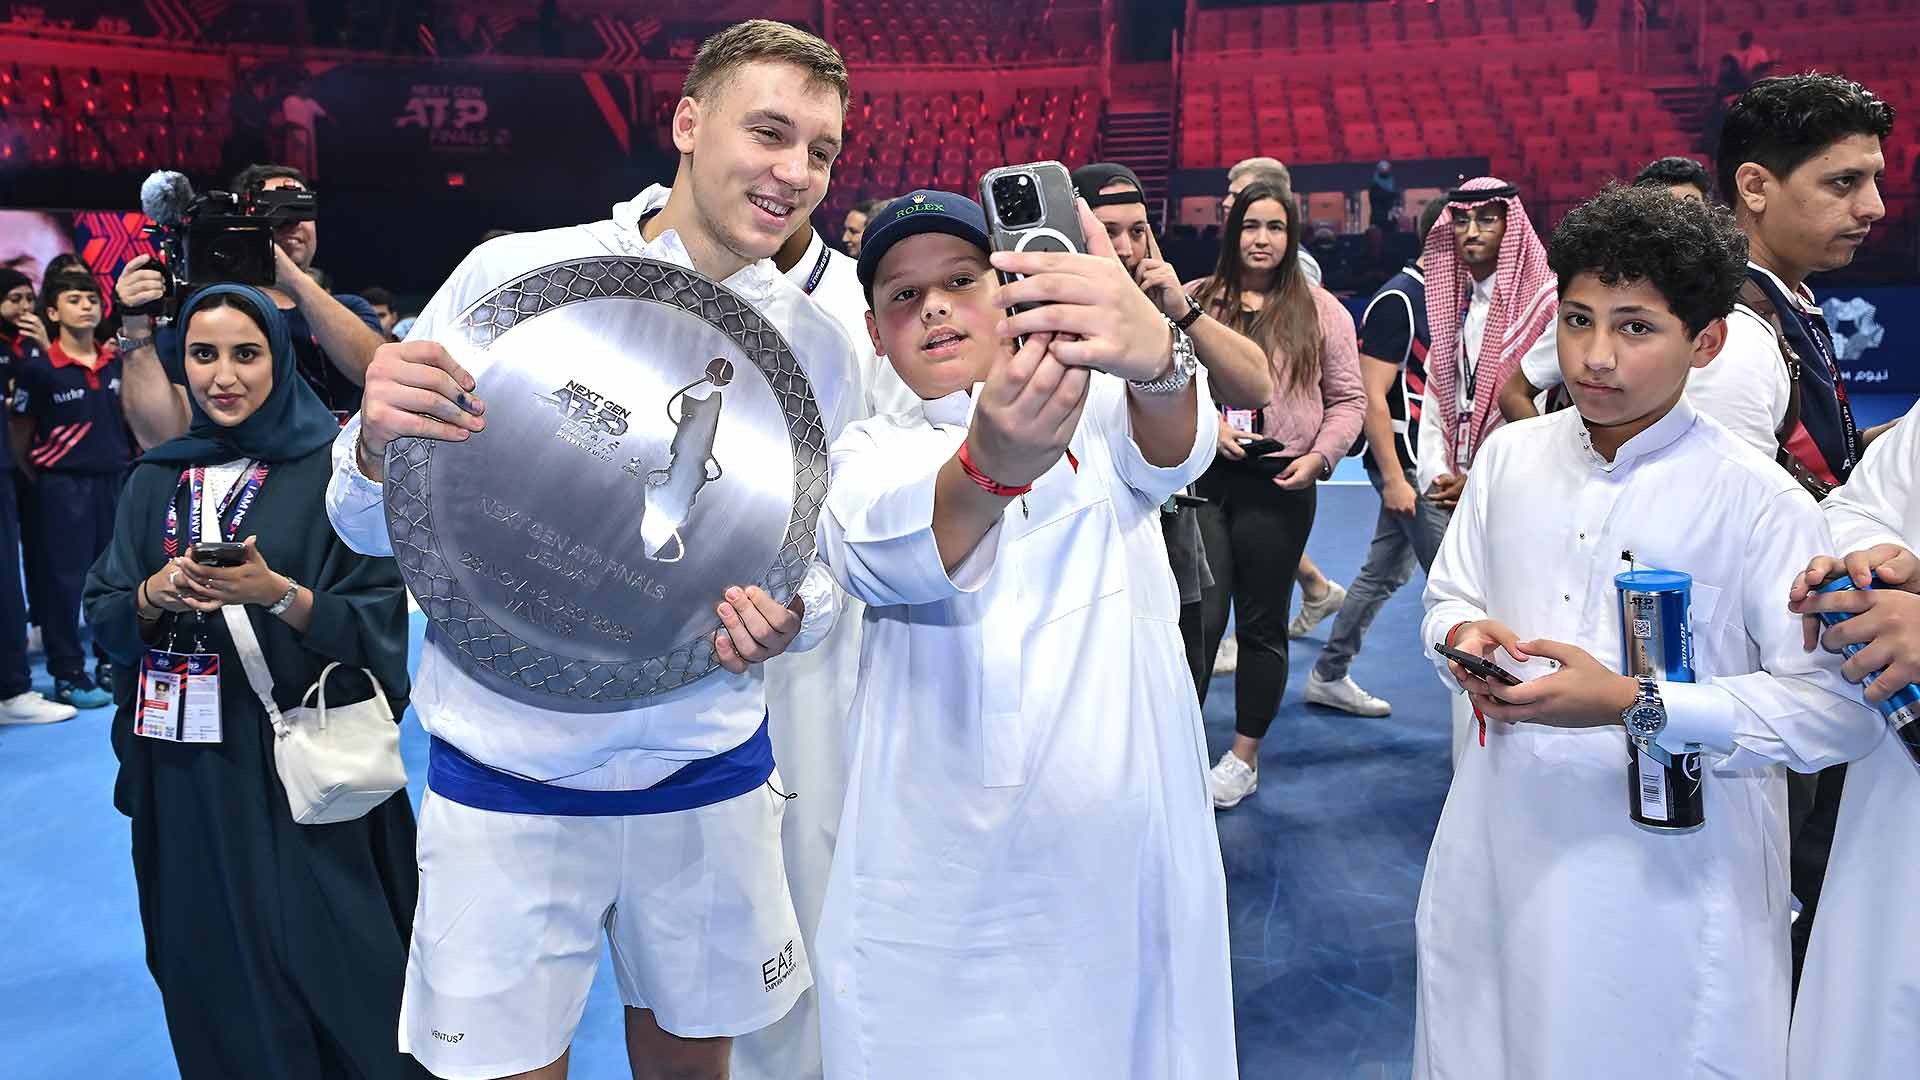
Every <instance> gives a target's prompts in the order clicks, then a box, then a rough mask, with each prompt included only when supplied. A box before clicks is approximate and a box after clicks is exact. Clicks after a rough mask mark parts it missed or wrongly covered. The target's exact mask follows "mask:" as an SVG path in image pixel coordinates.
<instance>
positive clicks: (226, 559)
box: [188, 543, 247, 566]
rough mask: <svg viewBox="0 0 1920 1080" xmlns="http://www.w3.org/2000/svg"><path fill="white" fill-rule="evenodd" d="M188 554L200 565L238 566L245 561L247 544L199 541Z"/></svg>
mask: <svg viewBox="0 0 1920 1080" xmlns="http://www.w3.org/2000/svg"><path fill="white" fill-rule="evenodd" d="M188 554H190V555H192V556H193V561H194V562H197V563H199V564H200V565H201V566H239V565H240V564H241V563H243V562H246V561H247V545H245V544H227V543H219V544H213V543H200V544H195V545H193V549H192V550H191V551H190V552H188Z"/></svg>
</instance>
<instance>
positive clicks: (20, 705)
mask: <svg viewBox="0 0 1920 1080" xmlns="http://www.w3.org/2000/svg"><path fill="white" fill-rule="evenodd" d="M78 714H79V710H77V709H75V708H74V707H73V706H71V705H62V704H60V703H59V702H57V701H48V700H47V699H46V698H44V697H41V696H40V695H39V694H36V693H34V692H33V691H31V690H29V691H27V692H26V693H24V694H18V695H15V696H14V697H10V698H8V699H6V700H5V701H0V724H57V723H59V722H60V721H62V720H71V719H73V718H74V717H75V716H76V715H78Z"/></svg>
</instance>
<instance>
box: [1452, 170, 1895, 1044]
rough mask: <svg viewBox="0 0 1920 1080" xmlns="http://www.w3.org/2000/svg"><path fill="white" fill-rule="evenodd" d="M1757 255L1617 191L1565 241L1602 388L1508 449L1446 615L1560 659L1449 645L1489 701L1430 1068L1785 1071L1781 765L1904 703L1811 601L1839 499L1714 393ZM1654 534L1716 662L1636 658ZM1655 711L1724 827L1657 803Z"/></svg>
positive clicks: (1466, 631)
mask: <svg viewBox="0 0 1920 1080" xmlns="http://www.w3.org/2000/svg"><path fill="white" fill-rule="evenodd" d="M1745 249H1746V245H1745V242H1744V240H1743V239H1742V238H1741V236H1740V234H1739V232H1738V230H1737V229H1735V227H1734V225H1733V222H1732V220H1731V218H1730V217H1729V215H1728V214H1727V213H1726V212H1725V211H1724V210H1720V209H1713V210H1709V209H1708V208H1706V207H1704V206H1702V205H1700V204H1698V203H1692V202H1681V201H1680V200H1677V199H1674V198H1673V197H1672V196H1671V195H1669V194H1667V193H1666V192H1664V191H1656V190H1650V189H1627V188H1617V187H1616V188H1611V189H1609V190H1607V191H1605V192H1602V193H1601V194H1600V195H1599V196H1598V197H1596V198H1595V199H1593V200H1592V201H1590V202H1588V203H1586V204H1585V205H1583V206H1581V207H1580V208H1579V209H1577V210H1575V211H1574V212H1573V213H1572V214H1571V215H1569V216H1568V217H1567V219H1566V221H1565V222H1563V223H1562V224H1561V226H1560V228H1559V229H1558V230H1557V231H1556V232H1555V233H1554V236H1553V239H1552V241H1551V243H1550V244H1549V247H1548V261H1549V264H1550V266H1551V268H1552V270H1553V272H1554V273H1555V274H1556V275H1557V277H1558V281H1559V314H1558V318H1559V327H1558V352H1559V358H1560V368H1561V372H1562V374H1563V375H1564V377H1565V380H1566V385H1567V387H1568V389H1569V391H1570V392H1571V395H1572V397H1573V402H1574V405H1575V408H1573V409H1569V410H1566V411H1564V412H1560V413H1556V414H1553V415H1551V416H1548V417H1544V418H1539V419H1532V420H1526V421H1522V422H1519V423H1516V424H1513V425H1511V426H1509V427H1507V428H1505V429H1503V430H1500V431H1497V432H1495V433H1494V434H1493V435H1492V437H1491V438H1490V439H1489V440H1488V441H1487V443H1486V444H1484V446H1483V447H1482V449H1481V451H1480V454H1479V456H1478V458H1477V459H1476V463H1475V465H1474V468H1473V471H1472V473H1471V474H1470V476H1469V479H1468V480H1467V484H1466V489H1465V493H1464V495H1463V497H1462V499H1461V501H1460V506H1459V509H1458V511H1457V512H1456V513H1455V515H1454V519H1453V523H1452V526H1451V527H1450V528H1449V529H1448V530H1447V534H1446V538H1445V540H1444V541H1443V542H1442V544H1441V547H1440V553H1439V556H1438V557H1437V558H1436V559H1435V561H1434V565H1433V572H1432V575H1431V577H1430V579H1429V581H1428V585H1427V594H1426V603H1427V616H1426V620H1425V623H1424V624H1423V627H1422V631H1423V634H1424V637H1423V640H1426V641H1429V642H1442V643H1445V644H1447V645H1450V646H1452V647H1453V648H1457V649H1459V650H1460V651H1462V652H1465V653H1468V654H1471V655H1474V656H1480V657H1484V658H1491V657H1492V655H1493V654H1494V652H1495V650H1497V649H1501V648H1504V649H1505V650H1506V652H1507V653H1508V654H1509V655H1511V656H1512V657H1513V658H1514V659H1516V660H1521V661H1527V660H1530V659H1531V658H1534V657H1544V658H1546V659H1548V660H1550V661H1553V662H1554V663H1555V664H1557V665H1558V670H1557V671H1555V672H1554V673H1553V674H1550V675H1546V676H1544V677H1541V678H1535V679H1532V680H1529V681H1527V682H1525V683H1524V684H1522V685H1520V686H1512V687H1509V686H1504V685H1500V684H1498V682H1497V681H1496V682H1493V683H1490V682H1488V681H1487V680H1485V679H1482V678H1479V677H1476V676H1474V675H1472V674H1471V673H1469V672H1468V671H1466V670H1465V669H1464V668H1462V667H1460V666H1459V665H1457V664H1451V663H1445V662H1441V665H1440V666H1441V670H1442V672H1443V674H1444V675H1445V676H1446V677H1449V678H1452V679H1453V680H1455V681H1457V682H1458V683H1459V685H1460V686H1461V687H1462V688H1463V689H1465V690H1466V691H1467V693H1468V694H1469V695H1470V696H1471V698H1472V700H1473V703H1474V705H1475V707H1476V708H1477V710H1478V711H1479V713H1480V714H1481V716H1482V718H1483V719H1482V731H1481V733H1480V737H1479V739H1478V740H1476V744H1475V745H1471V746H1469V747H1468V749H1467V752H1466V755H1465V757H1464V759H1463V760H1462V761H1461V762H1460V764H1459V766H1458V768H1457V770H1456V771H1455V774H1454V782H1453V787H1452V789H1451V790H1450V791H1449V792H1448V795H1447V803H1446V808H1445V810H1444V811H1443V812H1442V814H1441V819H1440V824H1439V828H1438V830H1437V831H1436V833H1435V835H1434V841H1433V848H1432V851H1431V853H1430V854H1429V856H1428V859H1427V867H1426V876H1425V879H1424V881H1423V882H1422V884H1421V890H1420V904H1419V909H1418V912H1417V914H1416V918H1415V934H1416V937H1417V940H1418V954H1419V982H1418V987H1419V988H1418V996H1417V999H1416V1000H1417V1013H1416V1016H1417V1019H1416V1034H1415V1048H1414V1054H1415V1066H1414V1075H1415V1076H1416V1077H1462V1076H1471V1077H1494V1078H1497V1077H1515V1078H1517V1077H1537V1076H1554V1077H1582V1076H1592V1077H1601V1076H1612V1075H1615V1074H1617V1072H1618V1071H1619V1068H1620V1065H1619V1061H1620V1055H1621V1053H1622V1051H1623V1050H1626V1051H1628V1052H1629V1053H1630V1054H1631V1059H1632V1060H1633V1062H1634V1063H1635V1067H1636V1068H1637V1069H1638V1070H1639V1071H1641V1072H1643V1073H1645V1074H1647V1075H1657V1076H1695V1075H1719V1076H1741V1077H1776V1078H1777V1077H1780V1076H1782V1075H1783V1074H1784V1072H1785V1069H1786V1041H1787V1038H1786V1037H1787V1020H1788V1003H1789V973H1790V970H1791V969H1790V963H1789V957H1788V950H1787V926H1788V914H1789V911H1790V904H1789V901H1788V895H1787V878H1786V840H1787V836H1786V815H1785V805H1786V787H1785V774H1784V770H1783V769H1782V766H1787V767H1791V768H1794V769H1796V770H1800V771H1810V770H1813V769H1817V768H1820V767H1821V766H1823V765H1826V764H1829V763H1832V762H1835V761H1842V760H1846V759H1848V758H1851V757H1854V756H1857V755H1859V754H1861V753H1864V752H1866V751H1867V750H1869V749H1871V747H1872V745H1873V743H1874V741H1875V740H1876V739H1878V738H1879V736H1880V731H1881V728H1882V727H1883V724H1882V722H1881V721H1880V719H1879V717H1878V716H1877V715H1875V714H1874V713H1872V712H1871V711H1869V710H1868V709H1866V708H1865V707H1864V706H1863V705H1861V704H1860V702H1859V698H1858V695H1857V694H1856V693H1854V692H1853V690H1852V688H1851V687H1849V686H1847V685H1846V683H1845V681H1844V680H1843V679H1841V677H1840V675H1839V671H1838V666H1839V665H1838V661H1837V658H1833V657H1828V656H1823V655H1810V654H1808V653H1807V652H1805V651H1804V650H1803V649H1802V647H1801V629H1800V625H1799V620H1798V619H1797V618H1796V617H1795V616H1794V615H1793V614H1791V613H1790V612H1788V611H1787V610H1786V607H1785V605H1784V603H1783V596H1784V591H1785V587H1786V586H1787V584H1788V582H1789V580H1790V579H1791V578H1792V577H1793V576H1794V574H1796V573H1797V572H1798V571H1799V570H1800V569H1801V568H1803V567H1805V566H1806V565H1807V563H1808V561H1809V560H1810V559H1811V558H1812V557H1813V556H1814V555H1817V554H1820V553H1823V552H1826V551H1828V550H1830V549H1831V547H1832V544H1831V541H1830V540H1829V538H1828V535H1827V530H1826V525H1825V522H1824V521H1823V520H1822V519H1821V517H1820V513H1819V510H1818V508H1817V507H1815V506H1814V503H1813V500H1812V499H1811V498H1810V497H1809V496H1808V495H1807V494H1806V493H1805V492H1804V491H1802V490H1800V488H1799V486H1798V485H1797V484H1795V483H1794V482H1793V480H1792V478H1791V477H1789V476H1788V475H1787V474H1786V473H1785V472H1784V471H1782V470H1781V469H1779V468H1778V467H1777V466H1775V465H1774V464H1773V463H1772V462H1771V461H1769V460H1767V458H1766V457H1765V456H1764V455H1762V454H1760V453H1759V452H1758V451H1756V450H1754V449H1753V448H1752V447H1750V446H1748V445H1747V444H1745V443H1744V442H1742V441H1741V440H1740V439H1739V438H1737V437H1736V436H1734V435H1733V434H1731V433H1730V432H1728V431H1727V430H1726V428H1724V427H1722V426H1721V425H1720V424H1718V423H1716V422H1715V421H1713V420H1712V419H1711V418H1709V417H1706V416H1702V415H1698V414H1696V413H1695V412H1694V410H1693V407H1692V406H1691V405H1690V404H1688V402H1687V400H1686V397H1685V393H1684V391H1685V389H1686V381H1687V373H1688V372H1689V371H1690V370H1693V369H1695V368H1698V367H1703V366H1705V365H1706V364H1708V363H1709V362H1711V361H1712V360H1713V358H1714V356H1715V354H1717V353H1718V352H1719V350H1720V347H1721V345H1722V344H1723V343H1724V341H1725V339H1726V322H1725V317H1726V315H1727V314H1728V313H1729V312H1730V311H1731V310H1732V309H1733V302H1734V298H1735V296H1736V295H1737V293H1738V291H1739V287H1740V283H1741V281H1742V280H1743V279H1744V277H1745V269H1746V250H1745ZM1629 552H1631V556H1630V558H1631V560H1632V565H1637V566H1639V567H1644V568H1658V569H1667V570H1679V571H1684V572H1686V573H1687V574H1690V575H1692V580H1693V586H1692V602H1691V611H1690V625H1691V629H1692V641H1693V657H1692V659H1693V666H1694V670H1695V673H1696V678H1697V680H1698V681H1697V682H1695V683H1678V682H1659V683H1656V682H1653V681H1652V680H1647V681H1644V682H1641V681H1636V680H1634V679H1632V678H1629V677H1628V676H1626V675H1624V674H1621V672H1622V670H1623V665H1622V646H1621V624H1620V613H1619V600H1618V593H1617V590H1616V588H1615V586H1614V584H1613V577H1614V575H1615V573H1617V572H1619V571H1623V570H1626V569H1628V568H1629V565H1630V563H1629V556H1628V553H1629ZM1510 627H1518V628H1520V630H1522V631H1524V632H1526V633H1527V634H1529V635H1532V636H1533V638H1534V640H1522V639H1521V638H1520V636H1519V634H1518V633H1517V632H1516V631H1515V630H1514V629H1511V628H1510ZM1629 710H1631V711H1633V712H1634V714H1635V720H1636V723H1639V722H1640V721H1641V719H1642V717H1643V715H1646V716H1652V715H1654V714H1657V716H1658V723H1657V724H1652V725H1650V727H1651V729H1652V730H1651V737H1652V738H1654V739H1655V740H1656V741H1657V742H1658V743H1659V744H1660V745H1661V746H1662V747H1664V748H1666V749H1667V750H1668V751H1670V752H1675V753H1678V752H1682V751H1685V750H1688V749H1697V750H1699V751H1701V752H1702V756H1703V759H1704V766H1705V767H1704V772H1703V792H1704V795H1703V797H1704V800H1705V805H1706V824H1705V826H1704V827H1702V828H1700V829H1698V830H1697V831H1694V832H1691V833H1661V834H1656V833H1653V832H1649V831H1645V830H1642V829H1641V828H1640V827H1638V826H1636V825H1635V824H1634V823H1633V822H1632V821H1631V820H1630V818H1629V813H1628V794H1629V793H1628V790H1627V743H1626V733H1625V730H1624V722H1623V715H1624V714H1625V713H1626V712H1628V711H1629ZM1649 710H1651V711H1649Z"/></svg>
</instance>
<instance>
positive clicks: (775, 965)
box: [760, 941, 800, 993]
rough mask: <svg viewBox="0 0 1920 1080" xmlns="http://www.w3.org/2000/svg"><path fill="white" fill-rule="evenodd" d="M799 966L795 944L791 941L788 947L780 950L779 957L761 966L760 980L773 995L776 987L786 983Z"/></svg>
mask: <svg viewBox="0 0 1920 1080" xmlns="http://www.w3.org/2000/svg"><path fill="white" fill-rule="evenodd" d="M799 966H800V965H799V963H798V962H797V961H795V960H794V951H793V942H791V941H789V942H787V947H786V948H784V949H781V950H780V953H779V955H777V956H775V957H774V958H773V959H771V960H769V961H767V962H766V963H764V964H761V965H760V978H761V981H763V982H765V983H766V984H767V992H768V993H772V992H773V989H774V988H775V987H777V986H779V985H780V984H781V983H783V982H786V981H787V976H789V975H791V974H793V972H794V969H795V968H797V967H799Z"/></svg>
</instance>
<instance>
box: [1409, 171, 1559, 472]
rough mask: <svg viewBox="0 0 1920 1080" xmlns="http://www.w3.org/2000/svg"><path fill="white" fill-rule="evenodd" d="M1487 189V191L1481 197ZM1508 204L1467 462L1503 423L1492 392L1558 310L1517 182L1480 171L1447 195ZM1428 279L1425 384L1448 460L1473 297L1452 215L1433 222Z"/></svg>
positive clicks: (1555, 288)
mask: <svg viewBox="0 0 1920 1080" xmlns="http://www.w3.org/2000/svg"><path fill="white" fill-rule="evenodd" d="M1477 192H1484V193H1485V194H1484V195H1477V194H1476V193H1477ZM1496 201H1497V202H1500V203H1503V204H1505V206H1506V208H1507V231H1506V235H1505V237H1504V238H1503V239H1502V240H1501V241H1500V262H1499V266H1498V268H1497V269H1495V270H1494V279H1493V307H1492V308H1491V309H1490V310H1489V311H1488V312H1487V328H1486V331H1485V332H1484V333H1483V334H1482V335H1481V337H1480V350H1479V352H1478V353H1477V354H1476V355H1477V356H1478V357H1479V363H1478V365H1477V367H1476V370H1475V378H1474V392H1473V424H1472V427H1471V428H1470V429H1469V430H1468V433H1467V439H1468V442H1467V445H1468V451H1467V460H1468V461H1472V460H1473V455H1474V454H1475V453H1477V452H1478V451H1479V449H1480V444H1481V443H1482V442H1484V441H1485V440H1486V437H1487V435H1488V434H1490V433H1491V432H1492V431H1493V429H1494V428H1496V427H1499V426H1500V423H1501V419H1502V418H1501V416H1500V410H1499V409H1498V408H1497V407H1495V405H1494V399H1495V396H1496V395H1497V394H1498V393H1499V392H1500V387H1501V385H1502V384H1504V383H1505V382H1506V381H1507V377H1508V376H1510V375H1512V374H1513V372H1514V369H1516V368H1518V367H1519V366H1520V358H1521V357H1523V356H1525V355H1526V353H1527V350H1528V349H1530V348H1532V347H1533V344H1534V342H1536V341H1538V340H1540V335H1541V334H1543V333H1545V332H1546V329H1547V326H1548V325H1549V324H1550V323H1552V322H1553V319H1554V317H1555V316H1556V315H1557V314H1558V313H1559V308H1560V304H1559V279H1558V278H1556V277H1555V276H1554V273H1553V271H1552V270H1550V269H1548V267H1547V249H1546V248H1545V247H1544V246H1543V245H1542V244H1541V243H1540V238H1539V237H1538V236H1536V235H1534V231H1533V222H1532V221H1530V220H1528V218H1527V210H1526V207H1524V206H1522V205H1521V204H1520V195H1519V193H1518V191H1517V190H1516V189H1515V188H1514V187H1513V185H1511V184H1508V183H1507V182H1506V181H1504V180H1499V179H1496V178H1494V177H1491V176H1482V177H1478V178H1476V179H1473V180H1469V181H1467V182H1466V183H1464V184H1462V185H1460V186H1459V187H1458V188H1455V189H1454V190H1453V191H1452V192H1450V193H1449V198H1448V200H1447V209H1448V210H1453V209H1455V208H1459V209H1463V210H1470V209H1472V208H1474V207H1476V206H1480V205H1483V204H1485V203H1489V202H1496ZM1421 261H1422V264H1423V266H1424V267H1425V271H1426V278H1427V325H1428V326H1429V327H1431V333H1432V338H1433V343H1432V346H1431V347H1430V348H1429V349H1428V350H1427V381H1428V382H1429V383H1431V384H1432V385H1433V394H1434V397H1436V398H1438V399H1439V405H1440V417H1439V419H1440V424H1441V426H1440V430H1441V431H1442V432H1444V433H1445V435H1446V443H1447V463H1448V466H1449V468H1451V466H1452V463H1453V462H1454V461H1456V460H1458V450H1457V447H1456V445H1455V443H1456V442H1457V441H1458V439H1459V432H1460V407H1459V402H1458V397H1459V391H1458V389H1457V387H1458V385H1459V379H1460V376H1459V366H1458V364H1457V363H1456V362H1455V361H1456V359H1457V358H1458V357H1459V356H1460V348H1461V346H1460V330H1461V325H1462V322H1463V317H1464V315H1465V313H1466V310H1467V305H1468V303H1469V301H1470V300H1471V298H1472V295H1473V274H1472V272H1470V271H1469V270H1468V269H1467V264H1466V263H1465V262H1464V261H1463V260H1462V259H1461V258H1460V253H1459V251H1458V250H1457V249H1456V248H1455V247H1454V242H1453V224H1452V222H1451V221H1450V220H1449V217H1448V215H1445V214H1443V215H1441V217H1440V220H1438V221H1436V222H1434V224H1433V231H1432V232H1429V233H1428V234H1427V240H1426V249H1425V252H1424V253H1423V255H1422V260H1421Z"/></svg>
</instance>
